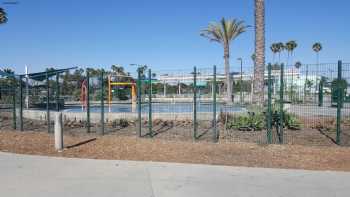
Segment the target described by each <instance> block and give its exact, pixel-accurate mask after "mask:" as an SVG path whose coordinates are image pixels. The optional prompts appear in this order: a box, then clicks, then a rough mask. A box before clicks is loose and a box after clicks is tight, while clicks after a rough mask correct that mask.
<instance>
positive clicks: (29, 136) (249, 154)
mask: <svg viewBox="0 0 350 197" xmlns="http://www.w3.org/2000/svg"><path fill="white" fill-rule="evenodd" d="M64 141H65V147H67V148H66V149H65V150H64V151H63V152H61V153H58V152H56V151H55V150H54V136H53V134H48V133H46V132H37V131H36V132H33V131H25V132H18V131H11V130H10V129H8V130H3V129H2V130H0V151H3V152H13V153H21V154H34V155H47V156H59V157H76V158H91V159H115V160H139V161H162V162H180V163H200V164H213V165H230V166H249V167H268V168H293V169H309V170H338V171H350V148H344V147H337V146H331V147H330V146H328V147H326V146H299V145H259V144H254V143H232V142H230V143H229V142H222V141H221V142H219V143H217V144H214V143H209V142H205V141H202V142H191V141H181V140H171V141H169V140H164V139H158V138H153V139H150V138H138V137H135V136H118V135H105V136H99V135H95V134H89V135H87V134H85V135H69V134H67V135H65V136H64Z"/></svg>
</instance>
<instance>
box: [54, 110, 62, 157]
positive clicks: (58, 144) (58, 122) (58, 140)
mask: <svg viewBox="0 0 350 197" xmlns="http://www.w3.org/2000/svg"><path fill="white" fill-rule="evenodd" d="M54 128H55V130H54V133H55V149H56V150H57V151H59V152H60V151H62V150H63V122H62V112H57V113H56V117H55V127H54Z"/></svg>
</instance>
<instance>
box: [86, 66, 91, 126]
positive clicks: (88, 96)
mask: <svg viewBox="0 0 350 197" xmlns="http://www.w3.org/2000/svg"><path fill="white" fill-rule="evenodd" d="M86 129H87V130H86V131H87V133H90V74H89V70H88V69H87V70H86Z"/></svg>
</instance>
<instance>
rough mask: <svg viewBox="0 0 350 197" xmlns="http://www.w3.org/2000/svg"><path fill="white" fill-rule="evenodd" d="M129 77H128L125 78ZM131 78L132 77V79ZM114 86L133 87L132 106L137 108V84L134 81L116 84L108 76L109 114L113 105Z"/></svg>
mask: <svg viewBox="0 0 350 197" xmlns="http://www.w3.org/2000/svg"><path fill="white" fill-rule="evenodd" d="M123 77H128V76H123ZM130 78H131V77H130ZM113 86H131V104H132V106H135V107H133V109H134V108H136V98H137V96H136V83H135V82H134V81H133V80H132V81H131V82H114V81H113V80H112V76H111V75H109V76H108V109H109V112H110V111H111V105H112V88H113Z"/></svg>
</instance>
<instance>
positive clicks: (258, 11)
mask: <svg viewBox="0 0 350 197" xmlns="http://www.w3.org/2000/svg"><path fill="white" fill-rule="evenodd" d="M255 54H256V59H255V65H254V85H253V87H254V94H253V96H254V97H253V102H254V103H255V104H259V105H262V103H263V102H261V101H263V100H264V86H265V85H264V74H265V0H255ZM261 99H262V100H261Z"/></svg>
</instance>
